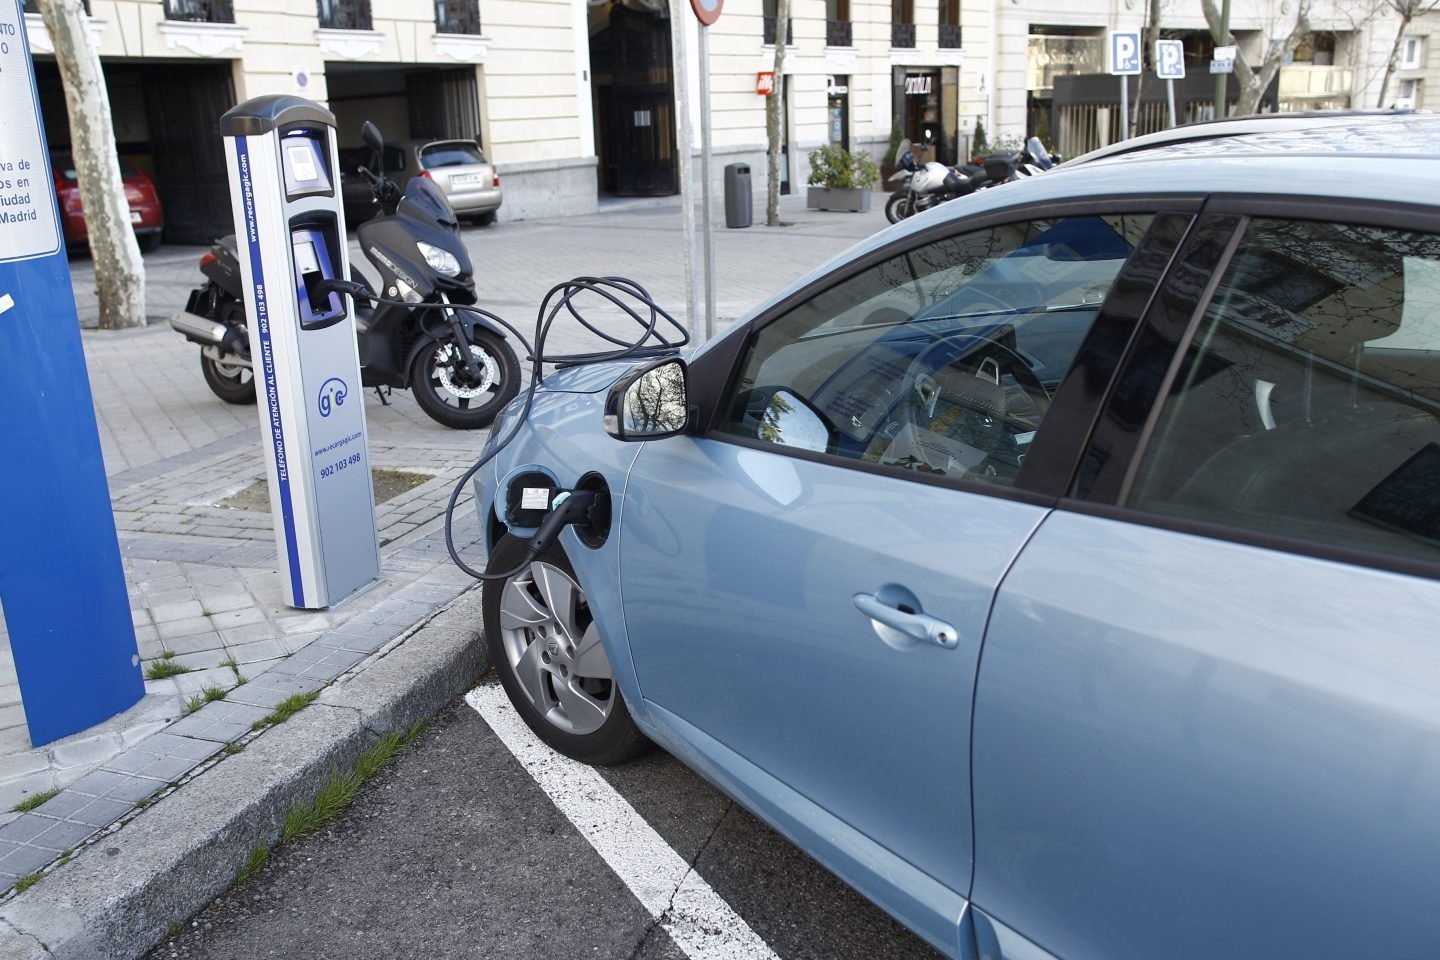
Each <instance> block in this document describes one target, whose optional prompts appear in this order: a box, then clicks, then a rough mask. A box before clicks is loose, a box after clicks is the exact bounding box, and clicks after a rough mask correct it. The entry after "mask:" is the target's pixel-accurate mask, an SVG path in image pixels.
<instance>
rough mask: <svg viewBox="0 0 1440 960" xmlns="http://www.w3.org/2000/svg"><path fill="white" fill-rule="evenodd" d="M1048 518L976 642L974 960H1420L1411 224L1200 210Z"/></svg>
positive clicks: (1438, 607) (1425, 410) (1333, 213)
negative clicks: (977, 959)
mask: <svg viewBox="0 0 1440 960" xmlns="http://www.w3.org/2000/svg"><path fill="white" fill-rule="evenodd" d="M1232 211H1233V212H1232ZM1245 213H1251V214H1254V216H1253V217H1251V216H1244V215H1242V214H1245ZM1157 398H1160V399H1159V400H1158V402H1157ZM1072 494H1073V498H1072V499H1068V500H1064V501H1062V502H1061V503H1060V504H1059V507H1058V508H1057V509H1056V510H1055V511H1054V512H1053V513H1052V514H1050V515H1049V516H1047V518H1046V519H1045V520H1044V522H1043V523H1042V524H1041V525H1040V527H1039V529H1038V530H1037V532H1036V533H1035V535H1034V536H1033V537H1032V538H1031V539H1030V541H1029V542H1028V543H1027V544H1026V546H1025V548H1024V550H1023V551H1022V553H1021V555H1020V557H1019V559H1018V560H1017V562H1016V563H1015V564H1014V566H1013V568H1012V569H1011V570H1010V571H1009V573H1008V574H1007V576H1006V578H1005V582H1004V584H1003V586H1002V588H1001V589H1000V591H999V593H998V595H997V597H996V601H995V606H994V612H993V614H992V616H991V619H990V625H989V628H988V630H987V633H986V636H985V641H984V651H983V657H982V662H981V666H980V670H979V681H978V687H977V693H976V698H975V714H974V756H973V776H974V815H975V845H976V846H975V864H976V870H975V883H974V889H973V908H974V911H973V917H974V919H975V928H976V936H977V940H978V942H979V945H980V954H981V956H984V957H1008V958H1012V960H1013V958H1018V957H1024V958H1037V957H1042V956H1047V955H1053V956H1058V957H1064V958H1066V960H1086V958H1105V960H1124V958H1154V957H1166V958H1175V960H1183V958H1192V957H1193V958H1206V960H1212V958H1216V957H1225V958H1245V957H1256V958H1262V957H1264V958H1273V957H1279V956H1293V957H1301V956H1303V957H1357V956H1385V957H1419V956H1428V955H1430V954H1432V953H1433V950H1434V944H1435V943H1437V942H1440V913H1437V912H1436V911H1435V910H1434V908H1433V904H1432V903H1431V900H1432V892H1433V891H1434V890H1436V889H1440V818H1437V817H1436V816H1435V811H1436V809H1440V736H1437V732H1440V630H1437V628H1436V624H1437V623H1440V581H1437V577H1440V222H1437V220H1436V218H1435V217H1433V216H1428V217H1427V216H1425V215H1422V214H1415V213H1413V212H1396V211H1395V210H1394V209H1387V208H1377V207H1375V206H1373V205H1372V206H1370V207H1366V208H1358V207H1356V208H1349V207H1346V206H1345V205H1343V204H1337V203H1334V202H1331V203H1329V204H1326V205H1323V206H1322V205H1320V204H1310V203H1306V202H1300V201H1274V202H1269V203H1266V204H1264V205H1257V203H1256V202H1255V201H1253V200H1251V201H1247V202H1245V203H1244V204H1241V203H1239V202H1236V201H1226V200H1223V199H1222V200H1218V201H1216V202H1214V203H1212V204H1211V205H1210V206H1208V207H1207V216H1206V217H1204V218H1202V220H1201V223H1200V225H1199V226H1198V228H1197V229H1196V231H1195V233H1194V234H1193V236H1192V238H1191V239H1190V241H1189V243H1188V245H1187V247H1186V249H1185V251H1184V252H1183V253H1182V256H1181V258H1180V262H1179V265H1178V266H1177V267H1176V269H1175V270H1174V271H1172V273H1171V275H1170V280H1169V282H1168V283H1167V285H1166V287H1165V290H1164V292H1163V294H1162V295H1161V296H1160V297H1159V298H1158V299H1157V301H1156V303H1155V304H1154V306H1153V307H1152V308H1151V310H1150V311H1149V313H1148V315H1147V317H1146V321H1145V323H1144V324H1143V325H1142V327H1141V330H1140V333H1139V334H1138V336H1137V338H1136V340H1135V343H1134V344H1133V348H1132V349H1131V350H1130V351H1129V353H1128V355H1127V358H1126V360H1125V361H1124V365H1123V367H1122V369H1121V371H1120V374H1119V376H1118V378H1117V380H1116V385H1115V388H1114V390H1113V391H1112V392H1111V394H1110V397H1109V400H1108V402H1107V405H1106V407H1105V411H1104V416H1103V417H1102V418H1101V419H1100V421H1099V423H1098V425H1097V427H1096V430H1095V433H1094V437H1093V440H1092V442H1091V444H1090V446H1089V449H1088V450H1087V452H1086V454H1085V457H1084V459H1083V461H1082V462H1081V464H1080V466H1079V469H1078V470H1077V473H1076V479H1075V484H1074V487H1073V490H1072Z"/></svg>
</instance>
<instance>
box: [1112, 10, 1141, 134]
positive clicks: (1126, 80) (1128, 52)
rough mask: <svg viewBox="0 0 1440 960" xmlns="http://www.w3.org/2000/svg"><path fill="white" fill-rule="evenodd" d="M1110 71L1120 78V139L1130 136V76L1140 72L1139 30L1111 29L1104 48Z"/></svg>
mask: <svg viewBox="0 0 1440 960" xmlns="http://www.w3.org/2000/svg"><path fill="white" fill-rule="evenodd" d="M1106 53H1107V55H1108V59H1109V61H1110V72H1111V73H1112V74H1114V75H1115V76H1117V77H1119V78H1120V139H1121V140H1126V139H1129V136H1130V78H1131V77H1133V76H1135V75H1136V74H1138V73H1139V72H1140V31H1138V30H1112V31H1111V32H1110V43H1109V46H1108V47H1107V49H1106Z"/></svg>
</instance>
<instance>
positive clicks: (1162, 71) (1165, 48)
mask: <svg viewBox="0 0 1440 960" xmlns="http://www.w3.org/2000/svg"><path fill="white" fill-rule="evenodd" d="M1155 75H1156V76H1157V77H1159V78H1160V79H1161V80H1184V79H1185V44H1183V43H1181V42H1180V41H1179V40H1156V41H1155Z"/></svg>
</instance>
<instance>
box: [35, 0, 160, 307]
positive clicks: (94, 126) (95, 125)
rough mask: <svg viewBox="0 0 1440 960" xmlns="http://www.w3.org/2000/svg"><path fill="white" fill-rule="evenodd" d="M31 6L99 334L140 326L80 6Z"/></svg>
mask: <svg viewBox="0 0 1440 960" xmlns="http://www.w3.org/2000/svg"><path fill="white" fill-rule="evenodd" d="M39 6H40V15H41V16H42V17H43V18H44V20H45V29H46V30H48V31H49V32H50V41H51V43H53V44H54V45H55V62H56V64H57V65H58V66H59V68H60V78H61V80H62V81H64V86H65V105H66V107H68V108H69V111H70V153H71V156H72V157H73V159H74V163H75V174H76V178H77V179H78V181H79V183H80V202H81V205H82V206H83V207H84V209H85V224H86V226H87V227H88V229H89V233H90V256H91V259H92V261H93V262H94V264H95V293H96V296H97V298H98V299H99V301H100V326H101V327H102V328H104V329H107V330H114V329H118V328H121V327H139V326H144V325H145V266H144V263H143V261H141V259H140V246H139V244H137V243H136V242H135V232H134V231H133V230H132V229H131V228H130V204H129V202H128V201H127V200H126V199H125V183H124V181H123V179H122V178H121V176H120V161H119V160H118V159H117V158H116V155H115V131H114V126H113V124H112V123H111V120H110V97H109V94H108V93H107V92H106V89H105V74H104V73H103V72H102V71H101V69H100V55H99V53H98V52H97V51H96V50H95V48H94V47H92V46H91V45H90V38H89V35H88V33H87V32H86V16H85V6H84V3H83V0H40V3H39Z"/></svg>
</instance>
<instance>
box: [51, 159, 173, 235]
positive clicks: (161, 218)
mask: <svg viewBox="0 0 1440 960" xmlns="http://www.w3.org/2000/svg"><path fill="white" fill-rule="evenodd" d="M51 167H52V169H53V173H54V179H55V199H56V202H57V203H58V205H59V207H60V222H61V229H62V231H63V232H64V235H65V242H66V243H67V244H75V245H79V244H82V243H87V242H88V241H89V239H90V228H89V225H88V223H87V222H86V218H85V208H84V206H83V201H82V199H81V196H80V183H79V181H78V180H77V179H76V176H75V169H74V161H73V160H72V159H71V158H70V155H69V154H64V153H57V154H54V155H52V156H51ZM120 175H121V181H122V182H123V184H124V186H125V202H126V203H127V204H128V205H129V207H130V226H131V227H132V229H134V231H135V235H136V236H137V237H141V238H156V239H158V236H159V234H160V233H161V231H163V230H164V229H165V211H164V208H163V206H162V205H161V203H160V195H159V194H158V193H157V192H156V191H155V185H154V184H153V183H151V182H150V178H149V177H147V176H145V174H143V173H141V172H140V171H139V170H136V169H135V168H134V167H133V166H131V165H130V164H129V163H127V162H125V161H124V160H123V159H122V160H121V161H120Z"/></svg>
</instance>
